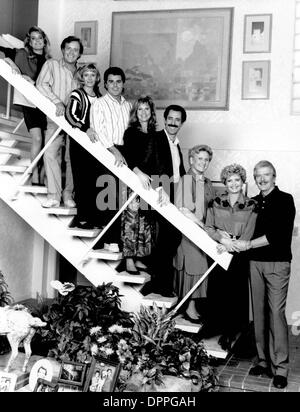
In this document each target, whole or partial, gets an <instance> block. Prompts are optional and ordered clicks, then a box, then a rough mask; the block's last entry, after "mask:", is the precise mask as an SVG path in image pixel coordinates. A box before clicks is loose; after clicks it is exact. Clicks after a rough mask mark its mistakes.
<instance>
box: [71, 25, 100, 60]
mask: <svg viewBox="0 0 300 412" xmlns="http://www.w3.org/2000/svg"><path fill="white" fill-rule="evenodd" d="M74 33H75V36H76V37H79V38H80V40H81V41H82V44H83V54H97V38H98V22H97V20H94V21H77V22H75V25H74Z"/></svg>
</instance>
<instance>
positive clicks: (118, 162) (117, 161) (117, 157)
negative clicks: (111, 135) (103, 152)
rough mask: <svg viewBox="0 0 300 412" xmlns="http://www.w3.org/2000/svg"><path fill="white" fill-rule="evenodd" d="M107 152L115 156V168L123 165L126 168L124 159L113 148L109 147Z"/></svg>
mask: <svg viewBox="0 0 300 412" xmlns="http://www.w3.org/2000/svg"><path fill="white" fill-rule="evenodd" d="M108 150H109V151H110V153H112V154H113V155H114V156H115V166H117V167H119V166H123V165H126V166H127V162H126V160H125V158H124V157H123V155H122V153H121V152H120V151H119V150H118V149H117V148H116V147H115V146H111V147H109V148H108Z"/></svg>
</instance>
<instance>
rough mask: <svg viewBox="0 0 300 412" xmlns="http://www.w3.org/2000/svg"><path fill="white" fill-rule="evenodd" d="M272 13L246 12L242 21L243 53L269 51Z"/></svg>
mask: <svg viewBox="0 0 300 412" xmlns="http://www.w3.org/2000/svg"><path fill="white" fill-rule="evenodd" d="M271 37H272V14H247V15H245V21H244V53H270V51H271Z"/></svg>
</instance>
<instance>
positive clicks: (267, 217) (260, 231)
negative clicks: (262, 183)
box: [249, 186, 296, 262]
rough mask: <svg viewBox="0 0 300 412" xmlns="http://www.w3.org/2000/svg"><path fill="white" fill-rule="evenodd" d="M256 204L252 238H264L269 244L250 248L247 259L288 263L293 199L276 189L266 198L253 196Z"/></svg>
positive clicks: (289, 258) (291, 232)
mask: <svg viewBox="0 0 300 412" xmlns="http://www.w3.org/2000/svg"><path fill="white" fill-rule="evenodd" d="M254 199H255V200H256V201H257V203H258V217H257V222H256V227H255V232H254V235H253V237H252V239H256V238H259V237H261V236H266V238H267V240H268V242H269V245H266V246H262V247H259V248H254V249H250V251H249V252H250V259H252V260H258V261H261V262H262V261H263V262H290V261H291V259H292V252H291V243H292V235H293V227H294V219H295V213H296V210H295V204H294V199H293V196H292V195H291V194H289V193H285V192H282V191H281V190H279V189H278V187H277V186H275V187H274V189H273V190H272V191H271V192H270V193H269V194H268V195H267V196H263V195H262V194H261V193H260V194H259V195H257V196H255V197H254Z"/></svg>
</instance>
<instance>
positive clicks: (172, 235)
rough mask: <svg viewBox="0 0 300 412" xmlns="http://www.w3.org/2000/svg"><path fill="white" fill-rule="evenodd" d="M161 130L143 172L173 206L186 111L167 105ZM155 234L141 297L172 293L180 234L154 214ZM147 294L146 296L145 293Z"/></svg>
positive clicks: (180, 161) (180, 164)
mask: <svg viewBox="0 0 300 412" xmlns="http://www.w3.org/2000/svg"><path fill="white" fill-rule="evenodd" d="M164 121H165V128H164V129H163V130H161V131H159V132H157V133H156V134H154V136H153V138H152V139H151V141H150V143H149V147H148V155H147V156H146V158H145V167H144V169H143V170H145V171H146V173H147V174H148V175H149V176H151V177H152V179H153V185H154V186H155V185H161V186H162V187H163V188H164V190H165V192H166V193H167V194H168V195H169V198H170V201H171V202H172V203H174V193H175V189H176V184H177V183H178V182H179V179H180V177H181V176H183V175H184V174H185V169H184V165H183V157H182V153H181V150H180V146H179V140H178V137H177V134H178V132H179V130H180V129H181V126H182V125H183V123H184V122H185V121H186V111H185V109H184V108H183V107H181V106H178V105H171V106H168V107H167V108H166V109H165V112H164ZM156 220H157V223H158V225H157V226H158V234H157V239H156V243H155V248H154V250H153V253H152V254H151V258H150V259H151V261H150V263H149V269H150V272H151V283H150V285H148V286H147V285H146V287H145V289H144V290H143V293H147V292H150V291H151V292H154V293H159V294H160V295H162V296H165V297H171V296H174V293H173V278H174V268H173V258H174V256H175V254H176V250H177V247H178V245H179V243H180V241H181V233H180V232H179V231H178V230H177V229H176V228H175V227H174V226H173V225H172V224H171V223H169V221H168V220H166V219H165V218H164V217H162V216H161V215H160V214H159V213H156ZM146 291H147V292H146Z"/></svg>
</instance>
